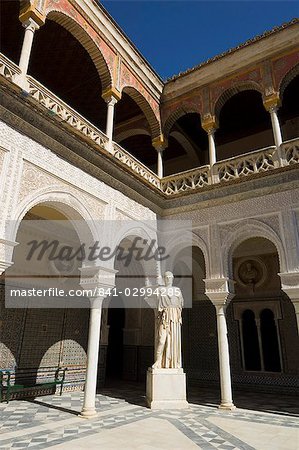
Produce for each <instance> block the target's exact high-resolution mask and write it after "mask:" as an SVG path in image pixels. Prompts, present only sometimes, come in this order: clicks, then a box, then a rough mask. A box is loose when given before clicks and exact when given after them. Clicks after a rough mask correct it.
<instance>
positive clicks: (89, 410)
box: [81, 297, 104, 418]
mask: <svg viewBox="0 0 299 450" xmlns="http://www.w3.org/2000/svg"><path fill="white" fill-rule="evenodd" d="M103 299H104V297H97V298H92V299H90V317H89V334H88V349H87V367H86V380H85V388H84V400H83V408H82V411H81V416H83V417H86V418H92V417H94V416H96V415H97V412H96V409H95V400H96V390H97V372H98V359H99V348H100V332H101V317H102V303H103Z"/></svg>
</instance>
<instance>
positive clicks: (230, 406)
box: [218, 403, 237, 411]
mask: <svg viewBox="0 0 299 450" xmlns="http://www.w3.org/2000/svg"><path fill="white" fill-rule="evenodd" d="M218 409H223V410H225V411H234V410H235V409H237V407H236V406H235V405H234V404H233V403H221V404H220V405H219V406H218Z"/></svg>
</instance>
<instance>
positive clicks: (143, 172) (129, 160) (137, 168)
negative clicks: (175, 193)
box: [111, 142, 161, 189]
mask: <svg viewBox="0 0 299 450" xmlns="http://www.w3.org/2000/svg"><path fill="white" fill-rule="evenodd" d="M111 154H112V155H113V156H114V158H115V159H117V160H118V161H120V162H122V163H123V164H125V165H126V166H127V167H129V168H130V169H131V170H132V171H133V172H135V173H136V174H138V175H139V176H140V177H141V178H143V179H144V180H146V181H148V182H149V183H150V184H151V185H153V186H155V187H156V188H158V189H160V184H161V180H160V178H159V177H158V175H156V174H155V173H154V172H152V171H151V170H150V169H148V168H147V167H146V166H144V165H143V164H142V163H141V162H140V161H138V159H136V158H134V157H133V156H132V155H129V154H128V152H126V150H124V149H123V148H122V147H121V146H120V145H119V144H117V143H116V142H113V145H112V149H111Z"/></svg>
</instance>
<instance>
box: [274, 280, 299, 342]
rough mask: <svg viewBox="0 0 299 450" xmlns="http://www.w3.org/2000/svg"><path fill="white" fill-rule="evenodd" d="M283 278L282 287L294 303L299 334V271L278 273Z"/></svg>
mask: <svg viewBox="0 0 299 450" xmlns="http://www.w3.org/2000/svg"><path fill="white" fill-rule="evenodd" d="M278 275H279V276H280V278H281V289H282V290H283V291H284V292H285V293H286V294H287V296H288V297H289V298H290V300H291V302H292V303H293V305H294V309H295V314H296V319H297V332H298V335H299V272H284V273H279V274H278Z"/></svg>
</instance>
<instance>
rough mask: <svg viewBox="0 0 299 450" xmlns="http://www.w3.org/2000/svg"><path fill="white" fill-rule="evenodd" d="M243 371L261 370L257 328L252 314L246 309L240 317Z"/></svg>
mask: <svg viewBox="0 0 299 450" xmlns="http://www.w3.org/2000/svg"><path fill="white" fill-rule="evenodd" d="M242 328H243V345H244V363H245V367H244V369H245V370H261V356H260V350H259V342H258V334H257V327H256V322H255V316H254V312H253V311H251V310H250V309H247V310H246V311H244V312H243V315H242Z"/></svg>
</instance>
